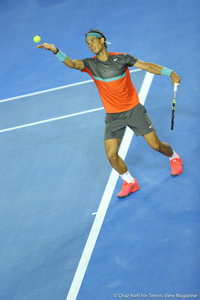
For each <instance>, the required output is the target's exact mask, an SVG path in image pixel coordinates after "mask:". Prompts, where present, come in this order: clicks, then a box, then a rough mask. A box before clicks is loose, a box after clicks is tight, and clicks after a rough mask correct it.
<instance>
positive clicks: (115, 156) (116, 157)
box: [106, 152, 118, 164]
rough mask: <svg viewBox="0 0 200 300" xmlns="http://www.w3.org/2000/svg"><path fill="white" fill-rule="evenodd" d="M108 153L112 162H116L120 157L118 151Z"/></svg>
mask: <svg viewBox="0 0 200 300" xmlns="http://www.w3.org/2000/svg"><path fill="white" fill-rule="evenodd" d="M106 154H107V157H108V160H109V162H110V163H111V164H114V163H116V161H117V159H118V154H117V153H112V152H107V153H106Z"/></svg>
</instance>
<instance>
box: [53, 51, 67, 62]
mask: <svg viewBox="0 0 200 300" xmlns="http://www.w3.org/2000/svg"><path fill="white" fill-rule="evenodd" d="M55 55H56V56H57V58H58V59H59V61H64V60H65V59H66V57H67V55H66V54H65V53H63V52H62V51H60V50H59V52H58V54H55Z"/></svg>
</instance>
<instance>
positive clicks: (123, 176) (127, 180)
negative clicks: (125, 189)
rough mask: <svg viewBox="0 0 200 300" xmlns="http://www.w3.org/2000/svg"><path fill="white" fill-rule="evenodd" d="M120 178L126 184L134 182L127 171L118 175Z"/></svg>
mask: <svg viewBox="0 0 200 300" xmlns="http://www.w3.org/2000/svg"><path fill="white" fill-rule="evenodd" d="M120 176H121V178H122V179H123V180H125V181H126V182H127V183H131V182H134V180H135V179H134V178H133V177H132V176H131V174H130V173H129V171H127V172H126V173H124V174H122V175H120Z"/></svg>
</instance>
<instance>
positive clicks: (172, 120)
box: [171, 82, 179, 130]
mask: <svg viewBox="0 0 200 300" xmlns="http://www.w3.org/2000/svg"><path fill="white" fill-rule="evenodd" d="M178 86H179V83H177V82H175V83H174V98H173V101H172V119H171V130H173V129H174V119H175V109H176V93H177V89H178Z"/></svg>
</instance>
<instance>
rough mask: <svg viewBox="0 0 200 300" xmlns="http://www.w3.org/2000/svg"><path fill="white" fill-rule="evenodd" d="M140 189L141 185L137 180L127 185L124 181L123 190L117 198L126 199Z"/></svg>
mask: <svg viewBox="0 0 200 300" xmlns="http://www.w3.org/2000/svg"><path fill="white" fill-rule="evenodd" d="M139 188H140V187H139V184H138V182H137V180H136V179H135V180H134V182H131V183H127V182H126V181H125V180H124V184H122V190H121V191H120V192H119V193H118V194H117V197H118V198H124V197H126V196H128V195H130V194H131V193H134V192H136V191H138V190H139Z"/></svg>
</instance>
